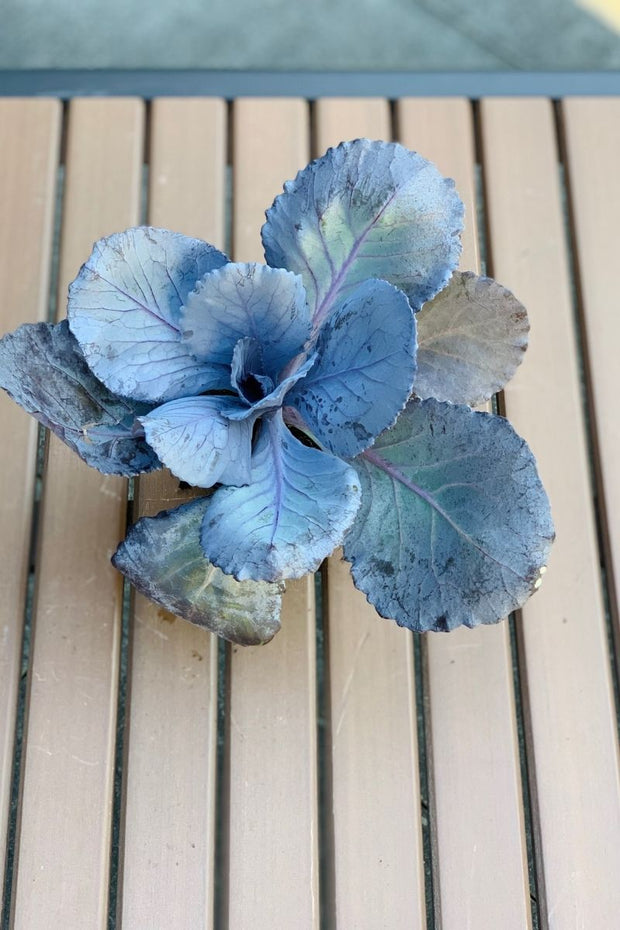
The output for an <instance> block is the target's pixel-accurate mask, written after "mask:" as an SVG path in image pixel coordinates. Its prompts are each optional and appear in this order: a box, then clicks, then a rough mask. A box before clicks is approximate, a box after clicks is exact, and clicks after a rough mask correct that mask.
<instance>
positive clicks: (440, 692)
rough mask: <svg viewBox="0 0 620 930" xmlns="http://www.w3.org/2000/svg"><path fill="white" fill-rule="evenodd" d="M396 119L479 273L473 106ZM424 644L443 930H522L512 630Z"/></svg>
mask: <svg viewBox="0 0 620 930" xmlns="http://www.w3.org/2000/svg"><path fill="white" fill-rule="evenodd" d="M397 116H398V125H399V130H400V132H399V136H400V140H401V141H402V142H403V143H404V144H405V145H407V146H408V147H409V148H412V149H416V150H417V151H419V152H420V153H421V154H422V155H424V156H426V157H427V158H430V159H431V160H432V161H434V162H435V164H436V165H437V166H438V168H439V169H440V171H442V172H443V173H444V174H445V175H447V176H448V177H452V178H454V179H455V182H456V189H457V191H458V192H459V194H460V195H461V198H462V199H463V202H464V203H465V231H464V235H463V254H462V256H461V262H460V266H461V268H463V269H464V270H474V271H479V270H480V266H479V255H478V236H477V222H476V190H475V173H474V172H475V153H474V136H473V121H472V111H471V104H470V103H469V101H467V100H458V99H452V100H450V99H445V100H432V101H430V100H424V99H417V100H413V99H411V100H403V101H400V102H399V104H398V106H397ZM425 644H426V648H427V668H428V692H429V698H430V708H429V722H430V743H431V752H430V758H431V767H432V784H433V791H432V795H433V800H434V804H433V811H432V816H433V820H434V836H435V846H436V848H435V856H436V863H435V866H436V878H437V882H436V886H435V888H436V896H437V900H438V909H439V912H440V914H441V926H442V930H461V928H462V927H464V926H471V927H475V928H476V930H495V928H497V927H502V930H509V928H511V930H524V928H526V927H529V926H530V925H531V916H530V904H529V887H528V875H527V857H526V844H525V836H524V825H523V813H522V797H521V784H520V773H519V755H518V736H517V729H516V717H515V708H514V694H513V686H512V663H511V655H510V638H509V630H508V626H507V624H505V623H502V624H499V625H497V626H493V627H484V628H478V629H475V630H466V629H461V630H456V631H454V632H452V633H450V634H449V635H445V634H442V633H437V634H429V636H427V637H426V639H425ZM500 861H501V863H502V867H501V869H498V868H497V863H498V862H500ZM490 875H493V881H492V886H493V888H492V893H491V894H489V876H490Z"/></svg>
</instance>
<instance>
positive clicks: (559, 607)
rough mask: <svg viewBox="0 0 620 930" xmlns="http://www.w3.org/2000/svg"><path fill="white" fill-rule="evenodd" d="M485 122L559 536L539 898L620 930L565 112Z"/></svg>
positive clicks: (544, 697)
mask: <svg viewBox="0 0 620 930" xmlns="http://www.w3.org/2000/svg"><path fill="white" fill-rule="evenodd" d="M481 122H482V141H483V155H484V171H485V181H486V191H487V198H486V203H487V216H488V219H489V230H490V243H491V256H492V271H493V274H494V275H496V276H497V278H498V279H499V280H501V281H502V283H503V284H505V285H506V286H507V287H510V288H512V289H513V290H514V291H515V292H516V293H517V294H519V296H520V298H521V300H522V301H523V303H524V304H525V305H526V306H527V308H528V312H529V315H530V318H531V324H532V339H531V345H530V349H529V350H528V355H529V358H528V359H527V362H526V363H524V364H523V366H522V368H521V369H520V370H519V372H518V373H517V375H516V377H515V379H514V381H512V382H511V383H510V385H509V386H508V387H507V389H506V409H507V413H508V415H509V416H510V419H511V421H512V422H513V423H514V425H515V428H516V429H517V430H518V431H520V432H521V433H522V434H525V435H526V436H527V438H528V440H529V442H530V444H531V447H532V449H533V451H534V454H535V455H536V456H537V458H538V464H539V467H540V472H541V476H542V479H543V481H544V482H545V484H546V486H547V487H548V488H549V491H550V496H551V500H552V506H553V515H554V520H555V524H556V531H557V536H558V538H557V540H556V544H555V546H554V549H553V551H552V556H551V560H550V565H549V572H548V573H547V575H546V576H545V581H544V583H543V585H542V588H541V590H540V591H539V592H538V594H537V595H536V597H534V598H532V600H531V601H529V602H528V604H526V606H525V608H524V610H523V620H522V622H520V623H519V633H520V639H521V647H522V658H523V672H522V673H523V678H524V683H525V688H526V694H527V714H528V731H529V732H528V735H529V740H530V766H531V769H530V771H531V774H532V793H533V795H534V804H535V813H536V837H537V840H538V868H539V879H540V881H539V887H540V890H542V891H543V895H542V897H541V901H542V903H543V905H544V908H543V911H544V914H545V916H546V919H547V921H548V923H549V925H550V926H551V927H554V928H555V927H559V928H564V927H579V926H582V927H584V928H585V927H588V926H591V927H601V928H603V927H611V926H613V925H614V923H615V922H617V919H618V914H619V913H620V885H619V884H618V882H617V879H616V876H617V875H618V870H619V869H620V795H619V793H618V733H617V726H616V715H615V708H614V699H613V693H612V683H611V675H610V664H609V655H608V646H607V632H606V627H605V612H604V607H603V599H602V592H601V575H600V568H599V554H598V549H597V543H596V533H595V524H594V513H593V507H592V498H591V488H590V478H589V472H588V461H587V448H586V438H585V428H584V422H583V411H582V406H581V396H580V379H579V368H578V360H577V334H576V332H575V318H574V313H573V306H572V303H571V291H570V281H569V267H568V256H567V251H566V236H565V230H564V225H563V216H562V202H561V193H560V176H559V171H558V149H557V140H556V137H555V131H554V130H555V127H554V119H553V111H552V106H551V103H550V102H549V101H546V100H510V101H499V100H498V101H495V100H492V101H491V100H489V101H484V102H483V104H482V113H481ZM590 167H591V168H592V167H594V166H590ZM601 182H603V179H602V178H600V177H599V183H601ZM609 296H610V299H611V298H612V294H611V293H610V295H609Z"/></svg>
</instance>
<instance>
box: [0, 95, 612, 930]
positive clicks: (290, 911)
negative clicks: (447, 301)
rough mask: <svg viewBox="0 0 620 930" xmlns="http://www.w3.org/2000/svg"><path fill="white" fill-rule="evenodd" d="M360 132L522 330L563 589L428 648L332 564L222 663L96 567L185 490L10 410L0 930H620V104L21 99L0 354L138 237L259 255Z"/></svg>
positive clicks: (518, 416) (0, 610) (1, 649)
mask: <svg viewBox="0 0 620 930" xmlns="http://www.w3.org/2000/svg"><path fill="white" fill-rule="evenodd" d="M360 135H367V136H371V137H375V138H393V139H398V140H400V141H402V142H403V143H404V144H406V145H407V146H409V147H411V148H416V149H418V150H420V151H421V152H422V153H423V154H425V155H427V156H428V157H430V158H432V159H433V160H435V161H436V162H437V164H438V165H439V167H440V168H441V170H442V171H443V172H444V173H446V174H449V175H451V176H453V177H455V179H456V181H457V187H458V189H459V191H460V193H461V195H462V197H463V199H464V201H465V203H466V207H467V222H468V226H467V233H466V236H465V239H464V253H463V263H462V264H463V266H464V267H468V268H472V269H477V268H480V267H485V266H486V268H487V269H488V271H489V272H490V273H492V274H493V275H494V276H495V277H497V278H498V280H500V281H501V282H502V283H504V284H506V285H507V286H508V287H511V288H512V289H513V290H514V291H515V292H516V293H517V295H518V296H519V297H520V298H521V299H522V300H523V302H524V303H525V305H526V306H527V308H528V311H529V314H530V318H531V323H532V337H531V347H530V350H529V351H528V353H527V356H526V359H525V362H524V364H523V366H522V368H521V369H520V371H519V373H518V375H517V377H516V378H515V379H514V381H513V382H511V384H510V385H509V386H508V388H507V390H506V392H505V396H504V397H503V398H501V399H500V404H501V405H504V406H505V410H506V413H507V415H508V416H509V417H510V418H511V420H512V421H513V422H514V424H515V426H516V428H517V429H518V431H519V432H520V433H521V434H522V435H523V436H524V437H525V438H526V439H527V440H528V442H529V443H530V445H531V446H532V449H533V451H534V453H535V454H536V456H537V458H538V460H539V465H540V469H541V473H542V476H543V479H544V481H545V484H546V486H547V489H548V491H549V494H550V498H551V502H552V507H553V512H554V518H555V522H556V527H557V532H558V539H557V542H556V545H555V547H554V550H553V553H552V558H551V560H550V565H549V571H548V573H547V575H546V577H545V582H544V584H543V586H542V588H541V590H540V592H539V593H538V594H537V595H536V597H535V598H533V599H532V600H531V601H530V602H529V603H528V604H527V605H526V607H525V609H524V611H523V614H522V616H519V617H517V618H512V619H511V620H510V621H509V622H507V623H504V624H502V625H499V626H496V627H492V628H485V629H482V630H475V631H467V630H462V631H458V632H456V633H452V634H449V635H446V634H432V635H429V636H427V637H417V638H416V637H413V636H411V635H410V634H409V633H407V632H406V631H403V630H400V629H398V628H396V627H395V626H394V625H391V624H389V623H388V622H387V621H384V620H380V619H379V618H377V616H376V615H375V613H374V611H373V610H372V609H371V608H369V607H368V605H367V603H366V601H365V599H364V598H363V597H362V596H360V595H359V593H358V592H356V591H355V590H354V588H353V586H352V584H351V582H350V579H349V577H348V572H347V571H346V570H345V566H343V564H342V562H341V561H340V560H339V558H338V556H337V555H336V556H334V557H332V558H331V559H330V560H328V562H327V564H326V566H325V567H324V569H323V571H322V573H321V575H320V576H319V577H318V578H317V579H313V578H307V579H302V580H301V581H299V582H296V583H295V584H291V585H289V590H288V592H287V594H286V597H285V606H284V612H283V630H282V631H281V633H279V634H278V636H277V637H276V638H275V640H274V641H273V642H272V644H270V645H268V646H266V647H261V648H250V649H242V648H230V647H224V646H223V645H222V644H220V643H218V641H217V640H216V639H214V638H213V637H212V636H211V635H209V634H207V633H205V632H204V631H201V630H198V629H196V628H193V627H191V626H190V625H189V624H186V623H184V622H183V621H181V620H176V619H174V618H173V617H172V616H171V615H169V614H166V612H165V611H161V610H159V609H157V608H156V607H154V606H153V605H151V604H150V603H148V602H146V601H145V600H144V599H143V598H140V597H136V598H135V599H134V600H133V601H132V602H131V605H129V606H128V602H127V600H126V599H125V600H124V599H123V585H122V582H121V579H120V576H118V575H117V574H116V573H115V572H114V571H113V570H112V569H111V568H110V567H109V565H108V556H109V554H110V553H111V551H112V550H113V549H114V547H115V545H116V542H117V540H118V539H119V538H120V537H121V536H122V534H123V530H124V524H125V521H126V519H127V516H128V514H129V515H132V516H133V518H135V517H137V516H138V515H139V514H144V513H153V512H156V511H157V510H158V509H162V508H163V507H165V506H170V505H172V504H174V503H175V502H178V501H180V500H182V499H185V498H186V497H187V493H186V492H184V491H183V490H181V489H179V486H178V482H176V481H175V480H173V479H171V478H170V477H169V476H166V475H157V476H153V477H150V478H148V479H142V480H140V481H138V482H137V483H136V487H135V490H134V493H133V495H131V496H132V500H131V501H128V487H127V483H126V482H123V481H120V480H110V479H105V478H103V477H102V476H99V475H98V474H97V473H95V472H93V471H91V470H89V469H88V468H86V466H82V464H81V463H80V462H78V461H77V460H76V459H75V458H74V457H72V456H71V454H70V453H69V452H68V450H66V449H65V448H64V447H61V444H60V443H56V442H55V441H48V442H47V451H46V456H45V461H44V463H43V462H42V457H41V456H39V457H37V430H36V426H35V425H34V424H33V423H31V422H30V421H29V418H28V417H27V416H26V415H25V414H22V413H21V412H20V411H19V410H18V408H17V407H15V406H14V405H13V404H12V403H11V402H10V401H9V400H8V399H7V398H6V397H4V396H2V397H0V429H1V430H2V435H3V437H4V442H3V443H2V447H1V448H0V486H1V488H2V491H1V494H0V521H1V523H0V525H1V526H2V533H1V534H0V556H1V563H0V564H1V568H0V572H1V574H0V591H1V592H2V598H1V603H0V868H1V869H2V876H3V890H4V895H3V904H2V912H1V914H0V930H43V928H45V930H47V928H54V930H56V928H62V930H91V928H92V930H110V928H116V930H177V928H178V930H228V928H230V930H245V928H250V927H251V928H253V930H255V928H256V930H262V928H265V930H266V928H270V930H271V928H275V930H280V928H282V930H284V928H286V930H288V928H295V930H319V928H321V930H382V928H390V930H401V928H402V930H405V928H406V930H469V928H471V930H613V928H615V927H617V926H618V922H619V920H620V882H619V881H618V875H620V795H619V792H618V782H619V756H618V707H617V694H618V680H617V668H618V655H617V650H618V643H619V642H620V626H619V620H618V617H619V613H618V604H617V600H616V596H617V592H618V591H620V490H619V489H620V426H619V423H620V420H619V418H618V415H617V412H616V405H615V395H616V390H615V384H614V382H613V380H612V379H613V372H614V370H616V368H617V363H615V360H616V355H617V352H618V345H619V342H620V326H619V323H618V314H617V311H616V307H615V303H616V297H615V295H616V289H617V288H616V282H615V264H616V263H615V261H614V259H615V255H616V251H617V242H618V236H617V233H616V216H617V214H618V212H619V210H620V183H619V181H618V171H617V164H618V158H619V156H620V100H618V99H613V98H611V99H606V100H602V99H594V98H592V99H589V98H580V99H577V98H573V99H565V100H562V101H560V102H559V103H557V104H554V103H552V102H551V101H550V100H546V99H540V98H539V99H510V100H508V99H502V98H495V99H492V100H491V99H488V100H482V101H480V102H479V103H476V104H475V105H474V104H473V103H472V102H471V101H469V100H466V99H453V98H444V99H432V100H431V99H423V98H417V99H413V98H410V99H402V100H398V101H396V103H395V104H392V103H390V102H389V101H387V100H385V99H379V98H373V99H365V98H357V99H355V100H352V99H341V98H330V99H329V100H328V99H324V100H318V101H316V102H313V103H312V104H311V103H310V102H309V101H307V100H304V99H300V98H295V99H292V98H291V99H287V98H277V99H276V98H272V99H260V98H252V99H250V98H246V99H240V100H237V101H234V102H233V103H232V104H227V103H226V102H225V101H223V100H219V99H215V98H209V99H207V98H191V99H190V98H186V99H181V98H179V99H177V98H166V99H156V100H154V101H153V102H152V103H149V104H146V103H145V102H144V101H143V100H141V99H138V98H124V99H76V100H72V101H71V102H70V103H69V104H68V106H67V108H66V109H65V110H64V111H63V110H62V107H61V105H60V103H59V102H58V101H55V100H45V101H43V100H35V99H19V98H17V99H12V100H9V99H6V100H1V99H0V203H1V204H2V211H0V282H1V283H2V290H1V293H2V295H3V299H2V302H1V306H0V324H1V325H0V330H2V331H3V332H4V331H6V330H9V329H12V328H14V327H15V326H17V325H18V324H19V323H20V322H22V321H33V320H37V319H44V318H46V315H47V313H48V311H47V307H48V304H49V305H50V306H51V307H54V304H55V303H57V308H58V316H62V315H63V314H64V305H65V299H66V287H67V283H68V281H70V280H71V278H72V277H73V276H74V275H75V273H76V272H77V270H78V267H79V265H80V264H81V262H82V261H83V260H84V259H85V257H86V256H87V254H88V251H89V248H90V245H91V243H92V241H93V240H94V239H95V238H98V237H99V236H101V235H104V234H107V233H110V232H113V231H116V230H120V229H123V228H125V227H126V226H129V225H133V224H135V223H137V222H141V221H145V220H148V222H150V223H152V224H153V225H162V226H168V227H169V228H174V229H177V230H178V231H181V232H184V233H186V234H189V235H194V236H200V237H202V238H205V239H207V240H209V241H212V242H214V243H215V244H216V245H218V246H220V247H222V248H227V249H228V250H229V251H230V252H231V253H232V255H233V256H234V257H235V258H236V259H238V260H259V259H260V258H261V254H260V244H259V238H258V232H259V228H260V225H261V218H262V212H263V210H264V209H265V207H266V206H268V205H269V204H270V202H271V200H272V198H273V196H274V195H275V194H276V193H277V192H278V190H279V189H280V186H281V183H282V181H283V180H285V179H286V178H289V177H292V176H293V175H294V173H295V172H296V170H297V169H298V168H299V167H302V166H303V165H304V164H305V163H306V162H307V161H308V160H309V159H310V157H312V156H314V155H317V154H320V153H321V152H322V151H323V150H324V149H325V148H326V147H327V146H328V145H331V144H334V143H336V142H338V141H340V139H342V138H352V137H355V136H360ZM61 139H62V140H63V142H62V144H61ZM145 165H146V166H147V167H144V166H145ZM61 194H62V196H60V195H61ZM55 219H56V222H55ZM55 229H56V230H57V235H56V236H55V235H54V230H55ZM55 239H57V240H58V241H57V243H56V244H54V243H55ZM53 288H55V291H56V295H57V301H56V302H55V301H53V300H50V295H52V296H54V295H53V294H52V289H53ZM50 312H55V311H54V310H50Z"/></svg>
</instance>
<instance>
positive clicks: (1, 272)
mask: <svg viewBox="0 0 620 930" xmlns="http://www.w3.org/2000/svg"><path fill="white" fill-rule="evenodd" d="M60 122H61V108H60V105H59V103H58V101H55V100H8V99H3V100H0V203H1V204H2V224H1V225H0V283H1V288H2V304H1V305H0V332H1V333H2V334H4V333H5V332H9V331H10V330H12V329H14V328H15V327H16V326H19V324H20V323H26V322H35V321H37V320H43V319H45V318H46V315H47V298H48V292H49V268H50V260H51V246H52V227H53V217H54V203H55V193H56V166H57V163H58V143H59V138H60ZM0 434H1V435H2V436H5V437H10V442H3V443H2V447H1V448H0V487H2V488H3V493H2V498H1V499H0V526H2V534H1V535H0V564H1V565H2V576H1V578H0V875H3V874H4V865H5V852H6V836H7V824H8V815H9V803H10V792H11V771H12V761H13V742H14V734H15V712H16V701H17V690H18V684H19V676H20V671H21V669H20V658H21V643H22V632H23V630H22V627H23V615H24V598H25V594H26V578H27V575H28V559H29V544H30V521H31V514H32V498H33V490H34V470H35V464H36V440H37V426H36V423H35V422H34V420H32V418H31V417H29V416H28V415H27V414H25V413H23V411H21V410H20V409H19V407H18V406H17V405H16V404H14V403H13V401H12V400H10V399H9V398H8V397H7V396H6V395H5V394H4V393H3V394H2V396H1V397H0Z"/></svg>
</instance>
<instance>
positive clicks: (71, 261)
mask: <svg viewBox="0 0 620 930" xmlns="http://www.w3.org/2000/svg"><path fill="white" fill-rule="evenodd" d="M142 136H143V105H142V103H140V102H138V101H135V100H131V99H125V100H111V101H108V100H89V101H86V100H77V101H75V102H73V103H72V104H71V107H70V112H69V136H68V146H67V169H66V170H67V173H66V179H67V188H66V197H65V205H64V224H63V235H62V248H61V269H60V284H59V309H60V314H61V315H64V305H65V300H66V292H67V285H68V282H69V281H70V280H71V278H73V277H74V276H75V274H76V273H77V271H78V269H79V267H80V264H81V263H82V262H83V261H84V260H85V259H86V258H87V256H88V254H89V251H90V248H91V246H92V243H93V240H95V239H96V238H98V237H99V236H102V235H105V234H108V233H111V232H113V231H115V230H118V229H123V228H124V227H126V226H128V225H131V224H134V223H135V222H136V221H137V219H138V215H139V213H138V210H139V200H140V165H141V160H142V146H143V138H142ZM125 489H126V486H125V482H124V481H123V480H121V479H118V478H113V477H106V476H103V475H100V474H99V473H98V472H96V471H94V470H92V469H90V468H88V467H87V466H86V465H84V464H83V463H82V462H81V461H80V460H78V459H77V457H76V456H75V455H74V454H73V453H71V452H70V451H69V450H68V449H67V448H66V447H65V446H63V445H62V444H61V443H60V442H56V441H54V439H53V438H52V440H51V441H50V448H49V455H48V461H47V466H46V472H45V486H44V499H43V505H42V515H41V524H42V525H41V535H40V548H39V558H40V561H39V567H38V586H37V606H36V613H35V626H34V642H33V658H32V668H31V682H30V694H29V707H28V729H27V734H26V745H25V760H24V780H23V800H22V816H21V830H20V835H19V862H18V869H17V889H16V905H15V924H14V926H15V928H16V930H39V928H47V927H50V926H58V927H71V926H75V927H89V928H93V930H95V928H100V930H103V928H104V927H106V919H107V913H106V911H107V898H108V881H107V879H108V871H109V869H108V864H109V858H110V825H111V817H110V814H111V809H112V786H113V769H114V765H113V763H114V745H115V722H116V690H117V678H118V647H119V631H120V612H121V591H122V582H121V578H120V576H119V575H118V574H117V573H116V572H115V571H114V569H113V568H112V567H111V565H110V564H109V557H110V555H111V553H112V552H113V550H114V548H115V546H116V544H117V542H118V540H119V538H120V536H121V534H122V532H123V529H124V521H125V511H126V503H125V497H126V490H125Z"/></svg>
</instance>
